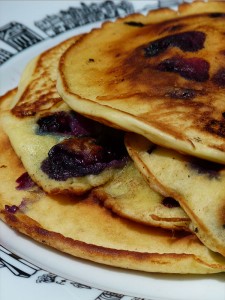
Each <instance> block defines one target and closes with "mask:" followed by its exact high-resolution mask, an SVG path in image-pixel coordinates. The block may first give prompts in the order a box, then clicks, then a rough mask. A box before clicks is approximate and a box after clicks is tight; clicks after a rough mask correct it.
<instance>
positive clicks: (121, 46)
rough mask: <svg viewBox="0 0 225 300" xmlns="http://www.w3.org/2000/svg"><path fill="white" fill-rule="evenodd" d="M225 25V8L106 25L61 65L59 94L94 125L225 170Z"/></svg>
mask: <svg viewBox="0 0 225 300" xmlns="http://www.w3.org/2000/svg"><path fill="white" fill-rule="evenodd" d="M224 20H225V3H224V2H222V1H218V2H210V3H205V2H196V3H191V4H182V5H180V6H179V8H178V11H173V10H170V9H165V8H163V9H160V10H156V11H151V12H150V13H148V14H147V15H146V16H144V15H140V14H134V15H130V16H128V17H126V18H124V19H118V20H117V21H116V22H107V23H104V24H103V26H102V27H101V28H100V29H94V30H92V32H91V33H89V34H87V35H85V36H84V37H82V38H81V39H80V40H79V41H78V43H77V44H75V45H73V46H71V47H70V48H69V49H68V50H67V51H66V52H65V53H64V54H63V56H62V57H61V59H60V64H59V77H58V80H57V89H58V92H59V94H60V95H61V97H62V98H63V99H64V100H65V101H66V102H67V104H68V105H69V106H70V107H71V108H72V109H73V110H75V111H78V112H79V113H82V114H85V115H87V116H89V117H90V118H94V119H96V120H99V121H100V122H104V123H106V124H108V125H110V126H114V127H118V128H122V129H123V130H127V131H132V132H135V133H138V134H141V135H143V136H145V137H146V138H148V139H149V140H150V141H152V142H153V143H155V144H158V145H161V146H163V147H166V148H171V149H174V150H178V151H180V152H182V153H186V154H190V155H193V156H196V157H200V158H204V159H208V160H211V161H215V162H218V163H222V164H225V134H224V132H225V130H224V129H225V118H224V113H225V101H224V91H225V81H224V77H225V54H224V53H225V52H224V51H225V41H224Z"/></svg>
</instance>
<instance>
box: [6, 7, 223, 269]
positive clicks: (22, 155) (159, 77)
mask: <svg viewBox="0 0 225 300" xmlns="http://www.w3.org/2000/svg"><path fill="white" fill-rule="evenodd" d="M224 21H225V3H222V2H211V3H205V2H196V3H192V4H182V5H180V6H179V8H178V10H177V11H173V10H170V9H159V10H156V11H151V12H150V13H149V14H147V15H146V16H143V15H141V14H134V15H130V16H128V17H125V18H121V19H118V20H116V21H115V22H106V23H104V24H103V25H102V27H101V28H99V29H93V30H92V31H91V32H89V33H87V34H84V35H80V36H75V37H73V38H71V39H69V40H66V41H64V42H62V43H61V44H59V45H57V46H55V47H54V48H52V49H49V50H47V51H46V52H44V53H41V54H39V55H38V56H37V57H36V58H34V59H33V60H32V61H31V62H30V63H29V64H28V65H27V67H26V69H25V70H24V72H23V74H22V77H21V80H20V82H19V85H18V87H17V88H16V89H14V90H12V91H9V92H8V93H7V94H5V95H4V96H2V97H1V102H0V111H1V114H0V120H1V123H0V125H1V131H0V140H1V143H0V145H1V146H0V149H1V150H0V151H1V156H0V166H1V168H0V179H1V186H0V218H1V219H2V220H3V221H4V222H6V223H7V224H8V225H9V226H11V227H12V228H14V229H15V230H18V231H19V232H21V233H24V234H25V235H27V236H30V237H31V238H33V239H34V240H36V241H39V242H41V243H44V244H46V245H48V246H50V247H53V248H55V249H58V250H59V251H62V252H65V253H69V254H71V255H73V256H75V257H79V258H83V259H87V260H91V261H94V262H98V263H101V264H106V265H111V266H115V267H120V268H126V269H133V270H139V271H145V272H161V273H180V274H185V273H190V274H208V273H218V272H224V271H225V134H224V131H225V115H224V114H225V79H224V78H225V71H224V70H225V52H224V51H225V50H224V49H225V42H223V38H222V37H223V36H224Z"/></svg>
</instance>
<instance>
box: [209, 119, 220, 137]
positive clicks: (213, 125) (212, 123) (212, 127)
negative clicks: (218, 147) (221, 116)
mask: <svg viewBox="0 0 225 300" xmlns="http://www.w3.org/2000/svg"><path fill="white" fill-rule="evenodd" d="M205 130H206V131H208V132H210V133H212V134H215V135H218V136H220V137H225V120H215V119H211V120H209V121H208V122H207V123H206V125H205Z"/></svg>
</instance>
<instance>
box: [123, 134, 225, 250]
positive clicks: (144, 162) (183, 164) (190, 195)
mask: <svg viewBox="0 0 225 300" xmlns="http://www.w3.org/2000/svg"><path fill="white" fill-rule="evenodd" d="M126 145H127V149H128V151H129V153H130V155H131V156H132V158H133V159H134V161H135V162H136V166H137V167H138V168H139V170H140V171H142V173H143V174H144V175H145V176H146V178H147V180H148V181H149V183H150V185H151V187H152V188H153V189H155V190H157V191H160V192H161V193H162V194H163V195H165V196H167V197H173V198H174V199H176V200H177V201H178V202H179V203H180V205H181V207H182V208H183V209H184V211H185V212H186V213H187V215H188V216H189V217H190V219H191V223H190V229H191V230H192V231H193V232H194V233H195V234H196V235H197V236H198V237H199V239H200V240H201V241H202V242H203V243H204V244H205V245H206V246H207V247H208V248H209V249H211V250H213V251H216V252H219V253H221V254H222V255H223V256H225V229H224V227H225V167H224V165H222V164H217V163H212V162H209V161H206V160H201V159H196V158H193V157H190V156H185V155H182V154H179V153H178V152H176V151H172V150H168V149H166V148H162V147H159V146H155V145H153V144H152V143H151V142H149V141H148V140H147V139H146V138H144V137H142V136H138V135H137V134H129V135H128V136H127V137H126Z"/></svg>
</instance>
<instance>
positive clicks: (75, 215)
mask: <svg viewBox="0 0 225 300" xmlns="http://www.w3.org/2000/svg"><path fill="white" fill-rule="evenodd" d="M12 93H13V92H12ZM11 96H12V94H11V93H8V94H7V95H6V96H5V97H3V98H1V102H0V103H1V105H3V106H4V105H5V104H3V102H2V101H4V102H5V101H6V102H8V101H12V99H11ZM1 107H2V106H1ZM0 141H1V142H0V152H1V155H0V166H1V168H0V181H1V185H0V218H1V219H2V220H3V221H4V222H6V224H8V225H9V226H11V227H12V228H13V229H15V230H17V231H19V232H21V233H23V234H25V235H27V236H29V237H31V238H32V239H34V240H36V241H38V242H41V243H43V244H46V245H48V246H51V247H54V248H55V249H58V250H59V251H62V252H65V253H69V254H71V255H73V256H76V257H80V258H84V259H87V260H91V261H94V262H98V263H101V264H106V265H111V266H115V267H120V268H126V269H134V270H140V271H146V272H163V273H197V274H200V273H202V274H205V273H217V272H224V271H225V259H224V258H223V257H222V256H221V255H220V254H216V253H214V252H212V251H210V250H209V249H208V248H206V247H205V246H204V245H203V244H202V243H201V242H200V241H199V240H198V238H197V237H196V236H195V235H193V234H190V233H183V232H179V234H176V233H174V232H171V231H168V230H162V229H158V228H152V227H149V226H144V225H141V224H138V223H136V222H132V221H129V220H126V219H123V218H121V217H118V216H117V217H116V216H113V215H112V214H111V212H110V211H108V210H107V209H106V208H104V207H102V206H101V205H99V203H98V201H96V200H95V198H94V197H93V196H92V195H91V194H90V195H89V196H85V197H75V196H73V197H72V196H71V197H69V196H65V195H60V196H59V195H57V196H56V195H54V196H52V195H47V194H45V193H44V192H43V191H42V190H41V189H40V188H38V187H37V186H36V187H35V186H33V187H29V186H26V185H24V184H25V183H26V182H20V184H19V185H20V187H19V188H18V187H17V183H16V181H18V180H17V179H18V177H20V178H21V174H24V172H26V170H25V169H24V167H23V165H22V163H21V161H20V160H19V159H18V157H17V156H16V154H15V152H14V151H13V149H12V147H11V145H10V142H9V140H8V138H7V136H6V135H5V134H4V132H3V131H2V130H0ZM16 187H17V188H16Z"/></svg>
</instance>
